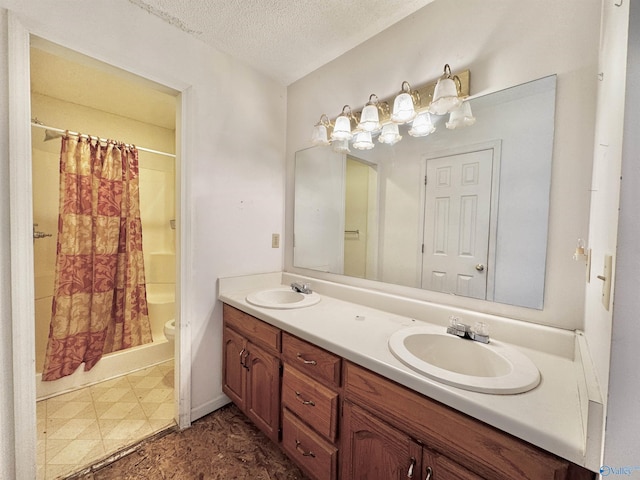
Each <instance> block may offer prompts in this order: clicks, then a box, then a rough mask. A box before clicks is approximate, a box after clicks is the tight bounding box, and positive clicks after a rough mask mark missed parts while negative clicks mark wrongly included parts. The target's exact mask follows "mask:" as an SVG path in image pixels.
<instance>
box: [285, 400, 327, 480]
mask: <svg viewBox="0 0 640 480" xmlns="http://www.w3.org/2000/svg"><path fill="white" fill-rule="evenodd" d="M282 447H283V448H284V450H285V452H287V454H288V455H289V458H291V459H292V460H294V461H295V462H296V463H297V464H298V465H299V466H300V468H301V469H302V470H304V471H305V472H306V473H307V474H308V475H309V476H311V477H312V478H315V479H316V480H334V479H335V478H337V471H338V450H337V449H336V448H335V447H334V446H333V445H331V444H330V443H328V442H326V441H325V440H323V439H322V438H321V437H320V436H319V435H318V434H316V433H315V432H313V431H312V430H311V429H309V427H307V426H306V425H305V424H304V423H303V422H301V421H300V420H299V419H298V418H297V417H296V416H295V415H294V414H293V413H291V412H290V411H289V410H287V409H286V408H285V409H284V413H283V417H282Z"/></svg>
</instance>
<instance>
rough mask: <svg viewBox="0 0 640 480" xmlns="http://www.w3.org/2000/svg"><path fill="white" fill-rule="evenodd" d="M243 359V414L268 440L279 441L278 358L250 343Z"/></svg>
mask: <svg viewBox="0 0 640 480" xmlns="http://www.w3.org/2000/svg"><path fill="white" fill-rule="evenodd" d="M247 351H248V352H249V355H248V356H247V358H246V361H245V362H244V363H245V365H246V375H247V395H246V403H245V405H246V408H245V413H246V414H247V416H248V417H249V418H250V419H251V420H252V421H253V422H254V423H255V424H256V426H257V427H258V428H260V430H262V431H263V432H264V433H265V434H266V435H267V436H268V437H269V438H271V440H273V441H274V442H278V441H279V440H280V438H279V437H280V428H279V425H280V359H279V358H278V357H275V356H273V355H271V354H269V353H267V352H265V351H264V350H262V349H261V348H259V347H257V346H256V345H254V344H252V343H251V342H249V343H247Z"/></svg>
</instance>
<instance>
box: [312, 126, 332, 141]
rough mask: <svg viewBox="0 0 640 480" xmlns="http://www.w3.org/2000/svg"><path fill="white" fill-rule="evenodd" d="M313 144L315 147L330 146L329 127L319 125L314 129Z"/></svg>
mask: <svg viewBox="0 0 640 480" xmlns="http://www.w3.org/2000/svg"><path fill="white" fill-rule="evenodd" d="M311 143H312V144H313V145H329V137H328V135H327V127H325V126H324V125H321V124H318V125H316V126H315V127H313V134H312V135H311Z"/></svg>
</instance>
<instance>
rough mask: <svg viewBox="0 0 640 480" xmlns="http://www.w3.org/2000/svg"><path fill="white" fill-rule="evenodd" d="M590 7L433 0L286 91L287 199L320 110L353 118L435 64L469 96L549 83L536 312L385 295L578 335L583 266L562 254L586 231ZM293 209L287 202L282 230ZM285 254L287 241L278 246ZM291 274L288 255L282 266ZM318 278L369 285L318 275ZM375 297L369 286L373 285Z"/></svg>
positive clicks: (595, 36)
mask: <svg viewBox="0 0 640 480" xmlns="http://www.w3.org/2000/svg"><path fill="white" fill-rule="evenodd" d="M599 30H600V0H565V1H562V2H558V1H555V0H536V1H527V2H521V1H516V0H509V1H505V0H487V1H482V2H479V1H476V0H457V1H456V2H447V1H444V0H439V1H436V2H434V3H432V4H430V5H427V6H426V7H424V8H423V9H421V10H419V11H418V12H417V13H415V14H414V15H412V16H410V17H408V18H407V19H405V20H403V21H401V22H399V23H398V24H396V25H394V26H392V27H391V28H389V29H387V30H385V31H384V32H382V33H381V34H379V35H377V36H376V37H374V38H373V39H371V40H369V41H367V42H365V43H364V44H362V45H360V46H358V47H356V48H354V49H353V50H351V51H349V52H347V53H346V54H344V55H343V56H341V57H339V58H338V59H336V60H334V61H333V62H330V63H328V64H327V65H325V66H323V67H321V68H319V69H318V70H316V71H315V72H313V73H311V74H309V75H307V76H306V77H304V78H303V79H301V80H299V81H297V82H295V83H294V84H292V85H290V86H289V89H288V106H287V108H288V116H287V121H288V124H287V161H288V167H289V168H288V176H287V182H288V183H287V187H288V198H292V195H291V192H292V188H293V174H292V164H293V156H294V153H295V151H297V150H300V149H302V148H305V147H308V146H309V144H310V142H309V138H310V135H311V130H312V127H313V125H314V124H315V123H316V122H317V121H318V118H319V117H320V115H321V114H322V113H326V114H327V115H329V117H335V116H336V115H337V114H338V113H339V112H340V111H341V109H342V106H343V105H345V104H349V105H351V106H352V107H353V108H354V109H356V110H359V109H360V108H361V107H362V106H363V105H364V104H365V103H366V100H367V98H368V97H369V95H370V94H371V93H375V94H376V95H378V97H380V98H384V97H387V96H391V95H394V94H396V93H398V92H399V91H400V86H401V83H402V81H403V80H407V81H409V82H410V83H413V84H421V83H424V82H427V81H432V80H435V79H437V78H438V77H439V76H440V75H441V73H442V68H443V66H444V64H445V63H449V64H450V65H451V67H452V69H453V70H454V71H458V70H464V69H470V71H471V94H473V95H475V94H479V93H486V92H490V91H496V90H500V89H503V88H506V87H509V86H512V85H517V84H520V83H524V82H527V81H530V80H533V79H537V78H541V77H544V76H547V75H551V74H557V75H558V84H557V103H556V117H555V118H556V128H555V140H554V158H553V166H552V185H551V215H550V220H549V241H548V254H547V276H546V285H545V305H544V309H543V310H541V311H538V310H532V309H525V308H516V307H510V306H507V305H501V304H497V303H489V302H484V301H478V300H473V299H464V298H460V297H452V296H450V295H443V294H437V293H434V292H421V291H418V290H417V289H409V288H405V287H393V286H390V285H386V286H385V287H384V288H386V289H387V290H389V291H394V292H399V293H402V294H405V295H410V296H413V297H414V298H421V299H425V300H434V301H438V302H441V303H445V304H453V305H456V306H462V307H467V308H471V309H473V310H477V311H482V312H489V313H494V314H497V315H506V316H509V317H514V318H520V319H523V320H527V321H531V322H536V323H544V324H548V325H558V326H562V327H563V328H568V329H576V328H579V329H581V328H584V324H583V313H584V278H585V272H584V270H585V268H584V264H580V263H578V262H575V261H574V260H573V259H572V254H573V251H574V249H575V246H576V241H577V239H578V238H585V237H586V234H587V229H588V216H589V189H590V179H591V159H592V157H593V142H592V141H591V139H592V138H593V132H594V115H595V93H596V84H597V59H598V41H599ZM292 218H293V202H292V201H289V202H287V222H288V223H287V231H289V232H290V231H292ZM287 242H288V243H287V245H288V249H287V253H289V252H290V242H291V238H287ZM285 267H286V269H287V270H289V271H299V270H296V269H295V268H294V267H293V264H292V259H291V255H289V254H288V255H287V256H286V259H285ZM316 276H318V277H322V278H327V279H332V280H338V281H344V282H346V283H350V284H355V285H363V286H370V287H371V286H375V285H377V284H373V282H366V281H360V280H356V279H346V278H344V277H338V276H331V275H327V274H324V275H322V274H316ZM378 288H379V287H378Z"/></svg>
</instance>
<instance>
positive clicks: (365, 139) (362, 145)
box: [353, 132, 374, 150]
mask: <svg viewBox="0 0 640 480" xmlns="http://www.w3.org/2000/svg"><path fill="white" fill-rule="evenodd" d="M373 146H374V145H373V141H372V140H371V132H357V133H356V135H355V137H354V139H353V148H355V149H357V150H371V149H372V148H373Z"/></svg>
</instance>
